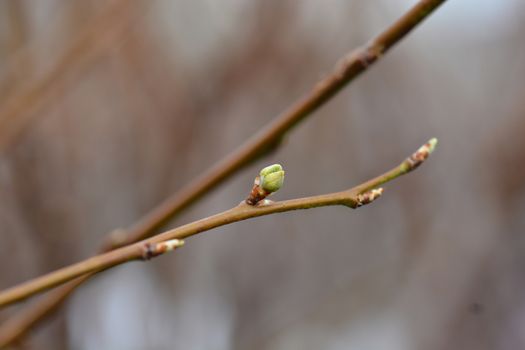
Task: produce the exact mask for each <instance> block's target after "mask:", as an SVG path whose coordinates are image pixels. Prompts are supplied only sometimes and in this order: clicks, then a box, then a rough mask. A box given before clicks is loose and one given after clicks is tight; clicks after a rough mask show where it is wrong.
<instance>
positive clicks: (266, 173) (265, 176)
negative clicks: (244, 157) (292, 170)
mask: <svg viewBox="0 0 525 350" xmlns="http://www.w3.org/2000/svg"><path fill="white" fill-rule="evenodd" d="M259 176H260V180H259V181H260V184H259V186H260V187H261V188H262V189H263V190H264V191H266V192H268V193H272V192H276V191H278V190H279V189H280V188H281V187H282V186H283V182H284V170H283V167H282V166H281V165H280V164H274V165H270V166H267V167H266V168H264V169H262V170H261V172H260V173H259Z"/></svg>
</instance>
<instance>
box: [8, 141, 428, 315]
mask: <svg viewBox="0 0 525 350" xmlns="http://www.w3.org/2000/svg"><path fill="white" fill-rule="evenodd" d="M436 143H437V140H436V139H432V140H430V141H429V142H428V143H426V144H425V145H423V146H422V147H421V148H420V149H419V150H418V151H416V152H415V153H414V154H413V155H412V156H410V157H409V158H407V159H406V160H405V161H403V162H402V163H401V164H400V165H398V166H397V167H395V168H393V169H392V170H390V171H388V172H386V173H384V174H383V175H381V176H378V177H376V178H375V179H372V180H370V181H368V182H365V183H364V184H362V185H358V186H356V187H354V188H351V189H348V190H345V191H341V192H335V193H330V194H324V195H319V196H313V197H305V198H298V199H291V200H286V201H280V202H269V201H261V202H259V203H257V204H256V205H250V204H248V203H246V202H241V204H239V205H238V206H236V207H234V208H232V209H229V210H226V211H224V212H222V213H219V214H216V215H213V216H210V217H207V218H204V219H201V220H198V221H195V222H192V223H189V224H186V225H184V226H180V227H178V228H175V229H172V230H169V231H166V232H164V233H161V234H158V235H156V236H154V237H152V238H150V239H148V240H144V241H141V242H137V243H135V244H132V245H129V246H126V247H123V248H119V249H116V250H113V251H111V252H109V253H105V254H100V255H97V256H94V257H92V258H89V259H86V260H84V261H82V262H79V263H76V264H74V265H71V266H68V267H64V268H62V269H59V270H57V271H55V272H52V273H49V274H47V275H44V276H42V277H39V278H36V279H33V280H31V281H28V282H26V283H23V284H21V285H19V286H16V287H13V288H11V289H8V290H6V291H4V292H2V293H0V307H2V306H5V305H9V304H12V303H15V302H17V301H20V300H23V299H26V298H28V297H29V296H31V295H33V294H36V293H39V292H42V291H44V290H46V289H49V288H52V287H55V286H57V285H60V284H62V283H65V282H67V281H70V280H72V279H74V278H76V277H79V276H82V275H84V274H87V273H96V272H100V271H102V270H106V269H109V268H111V267H114V266H116V265H120V264H122V263H125V262H128V261H131V260H136V259H149V258H153V257H155V256H157V255H160V254H162V253H164V252H165V251H167V250H172V249H174V248H175V247H177V246H180V245H181V244H182V242H180V240H182V239H185V238H187V237H190V236H193V235H195V234H198V233H201V232H205V231H209V230H211V229H213V228H216V227H219V226H224V225H228V224H231V223H234V222H237V221H242V220H246V219H250V218H255V217H259V216H264V215H269V214H275V213H282V212H287V211H291V210H299V209H311V208H317V207H324V206H331V205H344V206H347V207H349V208H353V209H355V208H357V207H360V206H362V205H365V204H368V203H370V202H372V201H373V200H374V199H376V198H378V197H379V196H380V195H381V193H382V189H381V188H377V187H378V186H380V185H381V184H383V183H385V182H387V181H391V180H393V179H395V178H397V177H399V176H401V175H403V174H406V173H408V172H410V171H412V170H413V169H415V168H416V167H417V166H419V165H420V164H421V163H422V162H423V161H424V160H426V159H427V158H428V156H429V155H430V153H431V152H432V151H433V150H434V148H435V146H436Z"/></svg>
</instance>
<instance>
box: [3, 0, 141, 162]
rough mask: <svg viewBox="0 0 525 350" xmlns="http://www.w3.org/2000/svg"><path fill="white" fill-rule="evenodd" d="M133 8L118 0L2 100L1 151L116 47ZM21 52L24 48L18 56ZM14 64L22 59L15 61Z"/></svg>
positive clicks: (122, 0) (124, 0)
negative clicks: (68, 84) (46, 68)
mask: <svg viewBox="0 0 525 350" xmlns="http://www.w3.org/2000/svg"><path fill="white" fill-rule="evenodd" d="M130 11H131V9H130V6H129V2H128V1H126V0H117V1H114V3H113V4H111V6H109V8H108V9H107V10H105V11H104V13H103V14H102V15H100V16H99V17H98V18H96V19H95V20H94V21H92V22H91V23H90V24H89V26H88V28H86V29H85V30H84V31H83V32H82V33H81V34H80V36H79V38H77V39H76V40H75V41H74V43H73V44H72V45H71V46H70V47H69V48H68V49H67V50H66V52H65V53H64V54H63V55H62V56H61V57H60V58H59V59H58V61H57V62H56V63H55V64H54V66H53V67H52V68H51V69H50V70H49V71H47V72H46V73H45V74H44V75H43V76H42V77H40V78H38V79H37V80H36V81H35V82H33V83H30V84H29V85H28V86H27V87H23V88H21V89H22V92H17V93H15V95H14V96H11V97H10V98H7V101H5V102H4V103H2V105H1V106H0V153H3V152H5V150H6V149H7V148H8V147H9V145H10V144H12V143H13V142H15V140H16V139H17V137H19V136H20V134H22V133H23V131H24V129H25V128H26V127H27V126H28V125H29V123H30V121H31V120H32V118H33V117H34V116H35V115H36V113H37V112H38V111H39V110H40V109H41V108H43V106H44V105H46V104H48V103H49V101H50V100H51V99H52V98H53V97H56V96H57V95H58V94H60V91H61V88H63V87H64V84H66V81H67V79H71V78H72V76H73V75H74V74H78V73H79V71H80V70H81V69H82V68H85V67H89V65H90V64H91V63H92V62H93V61H95V60H96V59H97V58H99V57H100V56H102V55H103V54H105V53H107V52H108V51H109V50H110V49H111V48H112V47H115V42H116V41H117V40H118V39H119V38H122V35H123V34H125V33H126V31H125V28H126V25H127V24H128V23H129V22H130V20H131V18H132V17H133V16H132V15H131V13H129V12H130ZM20 50H23V49H20ZM19 54H21V52H19V53H15V54H14V56H15V57H16V55H19ZM14 64H19V63H18V62H17V61H15V62H14Z"/></svg>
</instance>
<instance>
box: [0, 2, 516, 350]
mask: <svg viewBox="0 0 525 350" xmlns="http://www.w3.org/2000/svg"><path fill="white" fill-rule="evenodd" d="M415 2H416V1H413V0H412V1H407V0H396V1H393V0H377V1H365V0H352V1H349V0H328V1H314V0H303V1H297V0H295V1H294V0H253V1H248V0H222V1H220V2H218V1H213V0H199V1H191V2H190V1H184V0H177V1H175V0H174V1H167V0H156V1H139V0H133V1H131V0H111V1H109V0H108V1H94V0H92V1H87V0H86V1H66V0H48V1H36V0H0V195H1V198H2V200H1V201H0V238H1V244H0V264H1V268H0V271H1V273H0V288H1V289H5V288H7V287H10V286H12V285H14V284H17V283H20V282H23V281H26V280H27V279H30V278H33V277H36V276H38V275H40V274H43V273H45V272H49V271H51V270H53V269H56V268H59V267H62V266H65V265H67V264H70V263H73V262H76V261H78V260H80V259H82V258H85V257H88V256H90V255H91V254H93V253H94V252H95V251H96V250H97V247H98V246H99V242H100V241H101V240H102V239H103V237H104V236H105V234H106V233H107V232H109V231H111V230H113V229H115V228H119V227H122V228H126V227H129V226H130V225H131V224H132V223H133V222H134V221H136V220H137V219H138V218H140V217H141V216H142V215H144V214H145V213H147V212H148V210H149V209H151V208H153V207H154V206H155V205H156V204H158V203H160V202H161V201H162V200H163V199H165V198H166V197H168V196H169V195H170V194H172V193H174V192H176V191H177V190H178V189H180V188H182V187H183V186H184V185H185V184H186V183H188V182H189V181H190V180H191V179H193V178H195V177H196V176H197V175H198V174H200V173H201V172H202V171H203V170H205V169H207V168H209V167H210V166H211V165H212V164H213V163H215V162H216V161H217V160H219V159H220V158H222V157H223V156H224V155H226V154H228V153H229V152H230V151H232V150H233V149H235V148H236V147H237V146H238V145H240V144H241V143H242V142H243V141H244V140H246V139H247V138H248V137H250V135H252V134H254V133H255V132H257V130H259V128H260V127H262V126H263V125H265V124H266V123H268V122H269V121H270V120H272V119H273V118H274V116H276V115H277V114H278V113H279V112H281V111H282V110H283V109H285V108H286V107H287V106H288V105H289V104H291V103H292V102H293V101H295V100H296V99H297V98H298V97H300V96H301V95H303V94H304V93H305V92H307V91H308V90H309V89H310V88H311V87H312V86H313V85H314V84H315V82H316V81H317V80H318V79H319V78H320V77H322V76H323V75H324V74H326V73H328V72H329V71H330V70H331V68H332V67H333V64H334V63H335V62H336V61H337V60H338V59H339V58H340V57H341V56H342V55H344V54H345V53H346V52H348V51H350V50H351V49H352V48H354V47H356V46H358V45H361V44H363V43H365V42H366V41H367V40H368V39H370V38H371V37H372V36H374V35H375V34H377V33H379V32H380V31H381V30H383V29H384V28H386V27H387V26H388V25H389V24H391V23H392V22H393V21H394V20H395V19H397V18H398V17H399V16H400V15H401V14H402V13H404V11H405V10H406V9H408V8H409V7H410V6H411V5H412V4H414V3H415ZM524 35H525V3H524V2H523V1H519V0H499V1H476V0H449V1H448V2H447V3H445V4H444V5H443V6H442V7H441V8H440V9H438V10H437V11H436V13H435V14H434V15H432V16H431V17H430V18H429V19H428V20H427V21H425V22H424V23H423V25H421V26H420V27H418V28H417V29H416V30H415V31H414V32H413V33H412V34H410V35H409V36H408V37H407V38H406V39H405V40H403V41H402V42H401V43H400V44H399V45H398V46H396V47H395V48H394V49H393V50H392V51H391V52H389V53H388V54H387V55H386V56H385V57H384V59H383V60H381V61H380V62H379V63H378V64H377V65H375V66H374V67H373V68H372V69H370V70H369V71H368V72H366V73H365V74H364V75H363V76H361V77H360V78H359V79H358V80H356V81H355V82H354V83H353V84H352V85H351V86H350V87H349V88H346V89H345V90H344V91H343V92H342V93H341V94H339V95H338V96H337V97H336V98H334V99H333V100H332V101H330V103H328V104H327V105H325V106H324V107H323V108H322V109H321V110H319V111H317V112H316V113H315V114H314V115H312V116H311V117H310V118H308V119H306V120H305V121H304V122H302V123H301V124H300V125H299V126H298V127H296V128H295V129H294V130H293V131H292V132H290V133H289V134H288V135H287V138H286V140H285V142H284V144H283V145H282V147H280V148H279V149H278V150H277V151H276V152H274V153H272V154H270V155H268V156H267V157H265V158H264V159H261V160H259V161H257V162H256V163H254V164H252V165H251V166H250V167H248V168H245V169H244V170H243V171H241V172H239V173H237V174H236V175H235V176H233V177H231V178H230V179H229V180H228V181H227V182H226V183H225V184H223V185H222V186H220V188H218V189H216V190H214V191H212V192H210V193H209V194H208V195H207V196H206V197H205V198H204V199H202V200H200V201H199V202H198V203H197V204H195V205H193V206H192V207H191V208H189V209H188V210H186V211H185V212H184V213H183V214H182V215H180V216H178V217H177V218H176V219H175V220H174V221H173V222H172V223H171V224H170V225H169V227H173V226H176V225H180V224H184V223H187V222H189V221H192V220H195V219H199V218H201V217H204V216H208V215H211V214H214V213H217V212H219V211H222V210H225V209H228V208H230V207H232V206H234V205H236V204H238V203H239V201H240V200H242V199H243V198H245V197H246V195H247V193H248V191H249V190H250V188H251V184H252V181H253V178H254V176H255V175H256V174H257V172H258V170H259V169H260V168H261V167H262V166H265V165H267V164H271V163H275V162H279V163H281V164H283V166H284V167H285V169H286V171H287V173H286V181H285V186H284V188H283V189H282V190H281V191H279V193H278V194H276V195H275V197H274V199H288V198H294V197H301V196H306V195H314V194H321V193H326V192H333V191H338V190H342V189H345V188H348V187H351V186H353V185H355V184H358V183H360V182H362V181H364V180H366V179H368V178H370V177H372V176H375V175H377V174H379V173H381V172H383V171H384V170H387V169H389V168H390V167H392V166H394V165H396V164H398V163H399V162H400V161H401V160H403V159H404V158H405V157H406V156H408V155H409V154H410V153H411V152H413V151H414V150H415V149H417V147H419V145H421V144H422V143H424V142H425V141H427V140H428V139H429V138H430V137H432V136H436V137H438V138H439V140H440V145H439V147H438V149H437V151H436V153H435V155H433V156H432V158H431V160H430V161H429V162H428V163H426V164H425V165H424V166H422V167H421V168H420V169H418V171H417V172H415V173H413V174H410V175H408V176H405V177H403V178H400V179H399V180H396V181H395V182H393V183H390V184H388V185H387V186H386V192H385V194H384V196H383V197H382V198H381V199H380V200H378V201H377V202H374V203H373V205H370V206H366V207H364V208H362V209H359V210H357V211H351V210H348V209H346V208H343V207H341V208H339V207H329V208H321V209H315V210H309V211H299V212H291V213H286V214H278V215H274V216H272V217H262V218H258V219H254V220H250V221H246V222H241V223H236V224H234V225H230V226H226V227H222V228H219V229H215V230H213V231H210V232H208V233H206V234H202V235H198V236H195V237H193V238H191V239H188V240H187V242H186V246H185V247H184V248H183V249H180V250H178V251H177V252H175V253H173V254H169V255H166V256H164V257H161V258H159V259H155V260H153V261H150V262H148V263H130V264H127V265H126V266H122V267H119V268H115V269H113V270H111V271H108V272H105V273H103V274H100V275H99V276H98V277H97V278H95V279H93V280H91V281H90V282H89V283H86V284H85V285H83V286H82V288H80V289H79V290H78V291H77V292H76V293H75V294H74V295H73V296H72V297H71V298H70V299H69V300H68V302H67V303H66V305H65V307H63V308H61V310H60V312H59V313H58V314H57V315H56V316H55V317H53V318H52V319H50V320H49V321H48V322H46V323H45V325H44V326H42V327H39V328H37V329H36V330H35V331H33V332H32V333H31V334H30V337H28V338H26V339H25V340H24V342H23V343H22V344H21V345H20V348H23V349H26V348H27V349H261V350H263V349H359V350H367V349H375V350H381V349H384V350H396V349H399V350H401V349H436V350H437V349H480V350H483V349H519V348H524V347H525V298H524V295H523V294H524V292H523V291H524V290H525V289H524V288H525V276H524V274H523V268H522V266H523V265H524V264H525V238H524V237H523V235H522V233H523V232H524V229H525V215H523V213H524V211H525V185H523V184H522V182H523V181H522V179H523V178H524V176H525V137H524V132H525V102H524V101H525V79H524V76H525V41H524V40H523V37H524ZM22 306H23V305H22ZM18 309H19V306H17V307H10V308H8V309H6V310H2V312H1V313H0V321H1V320H5V319H7V318H8V316H9V315H12V314H14V313H15V312H16V311H17V310H18Z"/></svg>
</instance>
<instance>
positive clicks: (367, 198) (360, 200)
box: [357, 187, 383, 207]
mask: <svg viewBox="0 0 525 350" xmlns="http://www.w3.org/2000/svg"><path fill="white" fill-rule="evenodd" d="M382 194H383V188H382V187H379V188H374V189H372V190H370V191H366V192H365V193H361V194H359V195H358V196H357V207H361V206H363V205H366V204H369V203H372V202H373V201H374V200H376V199H377V198H379V197H381V195H382Z"/></svg>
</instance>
